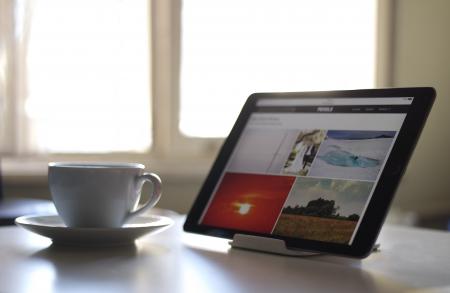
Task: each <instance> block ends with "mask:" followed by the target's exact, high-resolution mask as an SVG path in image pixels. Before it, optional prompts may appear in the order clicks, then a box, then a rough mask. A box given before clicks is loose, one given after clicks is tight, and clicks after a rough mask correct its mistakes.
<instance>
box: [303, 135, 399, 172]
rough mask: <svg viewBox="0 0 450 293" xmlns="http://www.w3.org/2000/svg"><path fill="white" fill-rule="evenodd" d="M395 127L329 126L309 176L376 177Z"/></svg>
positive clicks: (392, 137)
mask: <svg viewBox="0 0 450 293" xmlns="http://www.w3.org/2000/svg"><path fill="white" fill-rule="evenodd" d="M394 136H395V131H341V130H328V132H327V135H326V139H325V141H324V142H323V143H322V144H321V147H320V149H319V152H318V153H317V155H316V160H315V161H314V163H313V165H312V167H311V170H310V172H309V174H308V175H309V176H315V177H329V178H342V179H360V180H375V179H376V178H377V175H378V173H379V171H380V168H381V166H382V164H383V162H384V159H385V157H386V154H387V152H388V151H389V148H390V146H391V144H392V141H393V139H394Z"/></svg>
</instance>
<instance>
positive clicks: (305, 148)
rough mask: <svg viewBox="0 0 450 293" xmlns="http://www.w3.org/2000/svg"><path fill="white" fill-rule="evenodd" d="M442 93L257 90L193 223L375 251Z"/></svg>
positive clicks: (309, 246)
mask: <svg viewBox="0 0 450 293" xmlns="http://www.w3.org/2000/svg"><path fill="white" fill-rule="evenodd" d="M434 98H435V91H434V89H433V88H393V89H368V90H351V91H322V92H298V93H256V94H253V95H251V96H250V97H249V98H248V100H247V102H246V103H245V105H244V107H243V109H242V111H241V113H240V115H239V117H238V119H237V121H236V124H235V125H234V127H233V129H232V131H231V133H230V135H229V136H228V138H227V139H226V140H225V143H224V144H223V146H222V149H221V150H220V152H219V154H218V157H217V159H216V161H215V163H214V164H213V167H212V169H211V171H210V173H209V175H208V176H207V178H206V180H205V182H204V184H203V187H202V188H201V190H200V193H199V195H198V197H197V199H196V200H195V202H194V204H193V206H192V208H191V211H190V212H189V214H188V216H187V220H186V222H185V224H184V229H185V231H187V232H194V233H200V234H205V235H210V236H218V237H223V238H229V239H232V238H233V236H234V235H235V234H236V233H239V234H249V235H255V236H263V237H269V238H276V239H282V240H284V241H285V243H286V246H287V247H288V248H291V249H304V250H309V251H317V252H325V253H332V254H340V255H346V256H353V257H361V258H362V257H365V256H367V255H368V254H369V253H370V251H371V250H372V247H373V245H374V243H375V241H376V239H377V236H378V233H379V231H380V229H381V226H382V224H383V221H384V219H385V216H386V214H387V211H388V207H389V204H390V203H391V200H392V198H393V196H394V193H395V190H396V188H397V186H398V184H399V181H400V179H401V176H402V174H403V173H404V171H405V168H406V165H407V163H408V160H409V158H410V156H411V154H412V152H413V149H414V146H415V144H416V142H417V140H418V137H419V134H420V132H421V130H422V128H423V126H424V123H425V120H426V118H427V115H428V113H429V111H430V109H431V106H432V104H433V101H434Z"/></svg>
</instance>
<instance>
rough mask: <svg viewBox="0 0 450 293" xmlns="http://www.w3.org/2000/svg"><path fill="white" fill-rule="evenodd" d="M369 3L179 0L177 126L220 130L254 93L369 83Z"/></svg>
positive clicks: (189, 131)
mask: <svg viewBox="0 0 450 293" xmlns="http://www.w3.org/2000/svg"><path fill="white" fill-rule="evenodd" d="M375 9H376V1H375V0H368V1H361V0H345V1H335V0H316V1H307V0H276V1H275V0H245V1H239V0H226V1H224V0H221V1H209V0H185V1H184V3H183V11H182V56H181V57H182V64H181V109H180V130H181V132H182V133H183V134H185V135H188V136H198V137H220V136H226V135H227V134H228V132H229V130H230V128H231V126H232V125H233V123H234V121H235V119H236V117H237V115H238V113H239V110H240V108H241V107H242V104H243V103H244V101H245V99H246V98H247V97H248V96H249V95H250V94H251V93H254V92H264V91H304V90H326V89H352V88H368V87H369V88H370V87H373V86H374V82H375V16H376V11H375Z"/></svg>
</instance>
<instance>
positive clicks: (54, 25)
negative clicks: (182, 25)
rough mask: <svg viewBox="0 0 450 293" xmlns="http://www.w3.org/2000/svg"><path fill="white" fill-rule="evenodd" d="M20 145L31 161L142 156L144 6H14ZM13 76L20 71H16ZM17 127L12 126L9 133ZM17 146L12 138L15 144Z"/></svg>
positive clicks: (40, 2)
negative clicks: (54, 156)
mask: <svg viewBox="0 0 450 293" xmlns="http://www.w3.org/2000/svg"><path fill="white" fill-rule="evenodd" d="M15 11H16V14H15V25H16V26H15V27H16V37H17V39H18V40H17V43H18V44H19V45H21V46H23V47H22V50H21V51H18V52H16V53H18V54H21V56H17V58H18V59H19V61H21V62H22V64H23V75H22V76H16V77H18V78H19V79H20V78H22V81H23V82H22V84H21V86H22V89H21V91H20V93H17V96H18V98H19V99H21V103H20V105H18V107H20V108H21V109H20V111H21V112H22V113H23V116H22V117H21V119H22V121H21V125H23V126H24V127H22V128H20V127H18V130H19V132H22V133H25V136H26V137H24V138H23V140H24V141H22V143H24V144H26V145H27V149H28V150H29V151H30V152H32V153H110V152H145V151H147V150H148V149H149V148H150V146H151V142H152V136H151V130H152V128H151V115H150V113H151V105H150V74H149V69H150V50H149V49H150V43H149V33H150V26H149V9H148V3H147V0H135V1H121V0H112V1H111V0H95V1H87V0H81V1H74V0H37V1H16V6H15ZM18 68H19V69H20V66H18ZM17 126H20V125H17ZM17 139H20V138H17Z"/></svg>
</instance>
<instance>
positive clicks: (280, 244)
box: [230, 234, 380, 256]
mask: <svg viewBox="0 0 450 293" xmlns="http://www.w3.org/2000/svg"><path fill="white" fill-rule="evenodd" d="M230 245H231V247H233V248H242V249H249V250H256V251H262V252H269V253H275V254H281V255H288V256H313V255H319V254H323V253H321V252H314V251H308V250H300V249H292V248H288V247H286V243H285V242H284V241H283V240H281V239H275V238H266V237H261V236H254V235H243V234H235V235H234V237H233V240H231V241H230ZM379 248H380V245H379V244H375V245H374V247H373V251H377V250H378V249H379Z"/></svg>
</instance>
